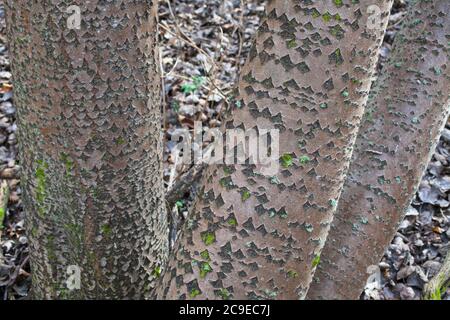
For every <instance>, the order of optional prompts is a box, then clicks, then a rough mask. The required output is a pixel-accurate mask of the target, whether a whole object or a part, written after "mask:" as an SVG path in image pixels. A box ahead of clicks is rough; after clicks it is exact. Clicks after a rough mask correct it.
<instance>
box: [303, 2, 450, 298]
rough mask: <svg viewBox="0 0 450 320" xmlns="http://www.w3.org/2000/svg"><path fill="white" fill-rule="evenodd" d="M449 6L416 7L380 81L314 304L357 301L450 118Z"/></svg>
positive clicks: (357, 147)
mask: <svg viewBox="0 0 450 320" xmlns="http://www.w3.org/2000/svg"><path fill="white" fill-rule="evenodd" d="M449 12H450V3H449V2H448V1H447V0H437V1H416V2H415V4H414V6H412V7H411V8H410V9H409V12H408V15H407V17H406V19H405V21H404V23H403V28H402V30H401V31H400V32H399V33H398V34H397V36H396V38H395V40H394V46H393V50H392V54H391V57H390V59H389V63H388V64H387V65H386V66H385V69H384V70H383V71H382V74H381V75H380V77H379V78H378V80H377V81H376V84H375V85H374V89H373V91H372V94H371V98H370V100H369V102H368V105H367V107H366V113H365V117H364V120H363V123H362V126H361V128H360V132H359V134H358V138H357V141H356V145H355V151H354V154H353V159H352V164H351V167H350V171H349V174H348V178H347V180H346V184H345V187H344V190H343V193H342V195H341V198H340V201H339V205H338V209H337V212H336V214H335V220H334V222H333V224H332V227H331V231H330V233H329V236H328V239H327V243H326V245H325V248H324V251H323V252H322V261H321V263H320V265H319V268H318V270H317V272H316V275H315V281H314V282H313V284H312V285H311V288H310V290H309V292H308V298H310V299H357V298H359V296H360V294H361V292H362V290H363V288H364V285H365V283H366V280H367V277H368V274H367V268H368V267H369V266H371V265H378V263H379V261H380V260H381V257H382V255H383V253H384V250H385V249H386V247H387V246H388V245H389V243H390V241H391V240H392V238H393V237H394V235H395V232H396V230H397V227H398V225H399V223H400V222H401V220H402V218H403V217H404V213H405V212H406V209H407V208H408V206H409V205H410V203H411V200H412V197H413V196H414V194H415V190H416V189H417V187H418V185H419V183H420V179H421V177H422V174H423V172H424V170H425V169H426V167H427V164H428V163H429V160H430V158H431V156H432V154H433V152H434V150H435V147H436V143H437V141H438V139H439V136H440V132H441V130H442V128H443V126H444V125H445V122H446V120H447V118H448V115H449V109H450V108H449V92H450V68H449V66H448V58H449V49H448V40H449V36H450V16H449Z"/></svg>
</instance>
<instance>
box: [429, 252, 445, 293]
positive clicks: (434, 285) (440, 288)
mask: <svg viewBox="0 0 450 320" xmlns="http://www.w3.org/2000/svg"><path fill="white" fill-rule="evenodd" d="M449 286H450V252H448V253H447V257H446V258H445V260H444V263H443V264H442V267H441V270H439V273H438V274H437V275H435V276H434V277H433V279H431V281H430V282H429V283H427V284H426V285H425V288H424V292H423V297H424V299H425V300H441V299H442V295H443V294H444V293H445V291H446V290H447V288H448V287H449Z"/></svg>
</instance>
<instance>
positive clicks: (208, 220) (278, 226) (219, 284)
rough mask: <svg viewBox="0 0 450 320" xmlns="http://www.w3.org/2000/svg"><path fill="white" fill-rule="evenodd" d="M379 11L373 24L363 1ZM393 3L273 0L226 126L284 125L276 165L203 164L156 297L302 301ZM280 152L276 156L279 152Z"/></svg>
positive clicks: (333, 207)
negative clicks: (273, 170) (276, 168)
mask: <svg viewBox="0 0 450 320" xmlns="http://www.w3.org/2000/svg"><path fill="white" fill-rule="evenodd" d="M372 5H377V6H378V8H379V9H381V13H380V16H379V17H378V18H379V19H380V21H379V23H378V24H376V25H375V26H372V27H373V28H369V24H370V23H369V17H370V13H369V12H370V10H369V6H372ZM391 5H392V1H373V0H372V1H368V0H367V1H366V0H361V1H358V2H350V1H293V0H286V1H284V0H283V1H270V2H269V4H268V7H267V9H266V16H265V18H264V19H263V22H262V25H261V27H260V29H259V31H258V34H257V36H256V43H255V45H254V46H253V49H252V50H251V53H250V56H249V59H248V61H247V63H246V66H245V67H244V68H243V71H242V77H241V79H240V82H239V96H238V97H239V98H238V99H239V102H238V103H237V104H236V108H234V109H233V112H232V115H231V120H229V121H226V122H225V124H224V128H222V129H223V130H225V129H230V128H242V129H244V130H245V129H253V128H257V129H258V130H259V131H260V130H261V129H271V128H276V129H278V130H279V131H280V146H279V149H280V155H281V158H280V166H281V170H280V172H279V173H278V174H274V175H270V176H269V175H265V174H261V173H260V172H261V170H260V169H261V166H260V165H251V164H247V165H243V164H242V165H227V166H225V165H215V166H210V167H209V168H208V169H207V171H206V173H205V177H204V181H203V189H202V190H203V192H200V194H201V195H202V199H201V200H200V201H198V202H197V204H196V207H195V210H194V213H193V215H192V216H190V217H189V219H188V221H187V223H186V225H185V228H184V237H183V238H182V239H181V240H180V242H179V243H178V248H177V249H176V251H175V254H174V255H173V256H172V258H171V260H170V263H169V265H168V269H167V270H166V272H165V274H164V276H163V281H162V284H161V285H160V286H159V288H158V290H157V296H158V297H159V298H170V299H178V298H185V299H249V298H251V299H257V298H265V299H274V298H277V299H297V298H304V296H305V295H306V291H307V289H308V286H309V283H310V281H311V278H312V274H313V272H314V269H315V267H316V266H317V264H318V262H319V261H320V252H321V249H322V247H323V244H324V241H325V238H326V236H327V233H328V230H329V225H330V222H331V219H332V216H333V213H334V211H335V210H336V206H335V205H336V201H337V199H338V197H339V194H340V191H341V188H342V185H343V183H344V178H345V173H346V168H348V163H349V161H350V156H351V146H352V144H353V142H354V141H355V138H356V131H357V128H358V125H359V123H360V121H361V117H362V114H363V107H364V105H365V102H366V100H367V95H368V91H369V88H370V82H371V77H372V75H373V71H374V67H375V63H376V61H377V58H378V49H379V46H380V44H381V41H382V39H383V35H384V31H385V28H386V25H387V20H388V16H389V12H390V8H391ZM276 161H278V159H276Z"/></svg>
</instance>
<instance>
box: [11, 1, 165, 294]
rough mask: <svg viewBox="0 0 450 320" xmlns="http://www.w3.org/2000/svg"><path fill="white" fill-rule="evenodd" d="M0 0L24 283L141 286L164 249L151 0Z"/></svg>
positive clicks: (113, 289)
mask: <svg viewBox="0 0 450 320" xmlns="http://www.w3.org/2000/svg"><path fill="white" fill-rule="evenodd" d="M71 5H78V6H79V7H80V8H81V29H79V30H77V29H69V28H68V25H67V19H68V18H69V17H70V14H71V13H72V14H73V12H71V13H66V11H67V8H68V7H69V6H71ZM7 6H8V7H7V9H8V10H7V22H8V34H9V39H10V43H11V58H12V66H13V72H14V86H15V91H14V92H15V104H16V105H17V106H18V116H19V133H20V137H19V141H20V148H21V149H20V151H21V152H20V155H21V160H20V161H21V165H22V168H23V172H22V177H23V179H22V187H23V191H24V198H23V199H24V205H25V210H26V214H27V221H26V224H27V229H28V235H29V237H30V242H31V249H30V252H31V265H32V273H33V295H34V297H35V298H86V299H88V298H110V299H114V298H140V297H143V296H144V295H145V293H146V292H148V291H149V290H150V289H151V287H152V286H153V282H154V276H158V275H159V272H160V266H161V265H162V264H164V263H165V260H166V255H167V254H168V236H167V219H166V212H165V210H164V203H163V185H162V169H161V166H162V156H161V152H162V148H161V141H162V139H161V134H160V128H161V125H160V123H161V121H160V103H159V102H160V94H159V83H160V81H159V79H158V67H157V66H158V64H157V63H156V59H157V54H156V51H155V48H156V37H157V32H156V28H157V25H156V3H155V2H154V1H132V0H112V1H101V0H91V1H84V0H78V1H63V0H51V1H50V0H45V1H44V0H41V1H31V0H9V1H7ZM70 265H75V266H78V267H80V268H81V289H80V290H68V289H67V288H66V283H65V282H66V280H67V278H68V277H69V275H68V274H66V272H67V267H68V266H70Z"/></svg>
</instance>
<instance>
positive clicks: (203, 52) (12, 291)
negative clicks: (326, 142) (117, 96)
mask: <svg viewBox="0 0 450 320" xmlns="http://www.w3.org/2000/svg"><path fill="white" fill-rule="evenodd" d="M170 3H171V6H169V5H168V2H167V1H166V0H160V10H159V19H160V21H159V23H160V40H161V49H160V51H161V72H162V75H163V80H162V83H163V88H164V97H163V111H164V117H165V122H164V130H165V137H166V139H167V143H166V149H165V157H164V161H165V172H164V177H165V180H166V182H167V185H173V184H174V182H176V180H177V177H179V176H180V175H181V174H183V173H185V172H187V171H188V170H189V169H190V168H189V166H188V165H184V164H181V163H177V161H176V159H177V157H176V156H175V155H174V143H173V142H170V137H171V136H172V135H174V134H176V133H177V130H179V129H180V128H187V129H189V130H190V131H191V132H192V131H193V127H194V122H195V121H201V122H202V124H203V126H205V127H210V128H212V127H219V126H220V124H221V121H222V118H221V116H222V114H223V110H224V109H226V108H227V101H228V99H230V98H231V94H232V90H233V88H234V86H235V82H236V78H237V74H238V72H239V69H240V66H242V64H243V62H244V59H245V57H246V54H247V52H248V50H249V40H250V39H251V38H252V37H253V35H254V33H255V32H256V29H257V26H258V24H259V16H260V14H261V13H262V11H263V8H264V4H265V0H225V1H224V0H170ZM406 6H407V1H405V0H396V1H395V5H394V9H393V12H392V16H391V19H390V23H389V29H388V32H387V35H386V37H385V41H384V44H383V47H382V50H381V51H380V63H379V68H378V71H379V72H382V67H383V64H384V62H385V61H386V59H387V57H388V56H389V51H390V47H391V44H392V41H393V38H394V37H395V34H396V32H397V31H398V29H399V27H400V23H401V20H402V19H403V17H404V15H405V10H406ZM4 20H5V13H4V7H3V4H2V2H1V1H0V29H1V30H0V179H1V181H7V183H8V186H9V189H10V194H9V201H8V206H7V210H6V212H5V216H4V217H1V214H0V235H1V243H0V244H1V249H0V300H1V299H21V298H25V297H26V296H27V293H28V290H29V287H30V283H31V270H30V265H29V261H28V252H29V247H28V240H27V237H26V233H25V229H24V217H25V212H24V211H23V208H22V203H21V188H20V180H19V179H20V166H19V161H18V158H17V156H18V150H17V139H16V133H15V132H16V130H17V126H16V109H15V106H14V101H13V87H12V83H11V69H10V62H9V56H8V54H9V53H8V48H7V41H6V37H5V21H4ZM448 129H450V122H449V123H448V125H447V129H446V131H444V134H443V136H442V138H441V140H440V142H439V145H438V147H437V150H436V152H435V154H434V156H433V159H432V161H431V163H430V164H429V167H428V169H427V171H426V173H425V176H424V178H423V181H422V183H421V185H420V188H419V190H418V192H417V194H416V196H415V198H414V201H413V203H412V205H411V207H410V209H409V210H408V212H407V216H406V218H405V220H404V221H403V222H402V223H401V225H400V226H399V229H398V232H397V234H396V236H395V239H394V240H393V242H392V244H391V245H390V246H389V248H388V249H387V251H386V253H385V256H384V257H383V260H382V261H381V262H380V264H379V268H378V272H379V273H380V274H381V277H379V278H378V280H376V281H374V282H371V283H369V284H368V286H367V287H366V290H365V292H364V293H363V294H362V296H361V299H402V300H412V299H420V297H421V293H422V290H423V286H424V284H425V283H426V282H427V281H428V280H429V279H430V278H431V277H432V276H433V275H434V274H435V273H436V272H437V271H438V270H439V268H440V266H441V263H442V261H443V259H444V257H445V254H446V252H447V251H448V250H449V248H450V130H448ZM194 196H195V188H194V187H193V188H191V190H188V191H187V192H186V193H185V194H184V195H182V196H180V199H179V201H177V203H176V206H175V207H174V212H175V214H178V215H179V219H177V220H180V221H182V220H183V219H185V217H186V216H187V214H188V209H189V206H190V204H191V202H192V199H193V198H194ZM2 220H3V221H2ZM2 222H3V227H2V226H1V223H2ZM175 228H176V227H175ZM174 235H176V232H174ZM368 276H369V275H368ZM375 279H376V277H375ZM443 299H447V300H450V290H449V291H447V293H446V294H445V295H444V297H443Z"/></svg>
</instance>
